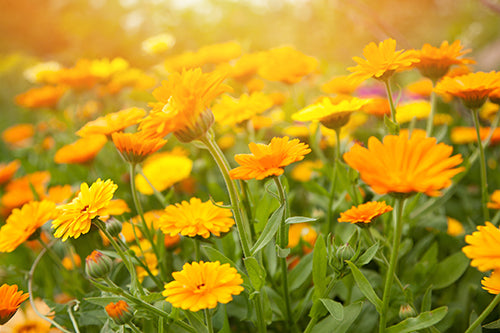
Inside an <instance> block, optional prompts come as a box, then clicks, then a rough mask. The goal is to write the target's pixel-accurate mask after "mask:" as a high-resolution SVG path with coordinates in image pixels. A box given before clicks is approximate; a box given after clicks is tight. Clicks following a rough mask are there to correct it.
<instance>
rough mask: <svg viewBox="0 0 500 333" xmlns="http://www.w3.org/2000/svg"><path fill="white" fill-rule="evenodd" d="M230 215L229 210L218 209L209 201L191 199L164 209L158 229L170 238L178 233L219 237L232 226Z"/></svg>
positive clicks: (232, 221) (191, 235)
mask: <svg viewBox="0 0 500 333" xmlns="http://www.w3.org/2000/svg"><path fill="white" fill-rule="evenodd" d="M219 204H221V203H219ZM232 215H233V214H232V213H231V210H229V209H225V208H221V207H218V206H216V205H214V204H213V203H212V202H211V201H206V202H201V200H200V199H198V198H191V199H190V200H189V203H188V202H187V201H183V202H182V203H180V204H178V203H177V204H175V205H170V206H168V207H167V208H165V213H164V214H163V215H162V216H161V217H160V221H159V227H160V229H161V231H163V233H165V234H168V235H170V236H175V235H177V234H179V233H180V234H181V235H183V236H189V237H195V236H197V235H199V236H202V237H203V238H208V237H210V233H212V234H214V235H215V236H220V234H221V232H228V231H229V229H230V228H231V227H232V226H233V225H234V220H233V219H232Z"/></svg>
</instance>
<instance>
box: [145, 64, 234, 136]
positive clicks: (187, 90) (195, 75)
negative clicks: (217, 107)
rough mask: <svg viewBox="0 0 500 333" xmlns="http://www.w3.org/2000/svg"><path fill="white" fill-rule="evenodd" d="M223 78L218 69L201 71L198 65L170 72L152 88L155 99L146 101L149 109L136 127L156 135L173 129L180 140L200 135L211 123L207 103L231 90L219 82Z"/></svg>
mask: <svg viewBox="0 0 500 333" xmlns="http://www.w3.org/2000/svg"><path fill="white" fill-rule="evenodd" d="M224 78H225V77H224V76H223V75H221V74H220V73H218V72H212V73H203V72H202V71H201V69H199V68H197V69H193V70H183V71H182V73H173V74H171V75H170V77H169V79H168V81H163V82H162V86H161V87H158V88H156V89H155V90H154V91H153V96H154V97H155V98H156V99H157V100H158V102H156V103H151V104H150V106H152V107H153V110H151V112H150V114H149V115H148V116H147V117H146V118H145V119H144V120H143V121H142V122H141V124H140V127H139V128H140V130H142V131H144V132H145V133H146V134H147V135H148V136H151V137H160V138H161V137H164V136H165V135H167V134H168V133H171V132H173V133H174V135H175V136H176V137H177V138H178V139H179V140H181V141H183V142H190V141H192V140H195V139H198V138H200V137H201V136H203V135H204V134H205V133H206V132H207V131H208V129H209V128H210V127H211V126H212V124H213V122H214V116H213V114H212V112H211V111H210V110H209V109H208V107H209V106H210V103H211V102H212V100H213V99H214V98H215V97H217V96H219V95H220V94H222V93H224V92H227V91H230V90H231V88H230V87H229V86H227V85H225V84H222V82H223V81H224Z"/></svg>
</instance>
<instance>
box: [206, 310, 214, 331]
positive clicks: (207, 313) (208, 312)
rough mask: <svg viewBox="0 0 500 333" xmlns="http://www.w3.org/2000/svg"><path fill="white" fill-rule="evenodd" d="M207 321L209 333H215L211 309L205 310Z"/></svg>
mask: <svg viewBox="0 0 500 333" xmlns="http://www.w3.org/2000/svg"><path fill="white" fill-rule="evenodd" d="M205 320H206V321H207V330H208V333H214V326H213V323H212V314H211V313H210V309H205Z"/></svg>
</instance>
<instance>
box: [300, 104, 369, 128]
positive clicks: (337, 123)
mask: <svg viewBox="0 0 500 333" xmlns="http://www.w3.org/2000/svg"><path fill="white" fill-rule="evenodd" d="M368 102H369V100H363V99H359V98H355V97H354V98H350V99H341V100H340V101H338V102H337V101H335V103H334V102H332V100H331V99H330V98H327V97H325V98H322V99H321V100H320V101H319V102H318V103H314V104H312V105H310V106H308V107H306V108H304V109H302V110H300V111H299V112H297V113H294V114H293V115H292V119H293V120H296V121H319V122H321V124H323V126H325V127H327V128H331V129H339V128H340V127H342V126H344V125H345V124H347V122H348V121H349V118H350V116H351V114H352V113H353V112H355V111H359V110H361V108H362V107H363V106H365V105H366V104H367V103H368Z"/></svg>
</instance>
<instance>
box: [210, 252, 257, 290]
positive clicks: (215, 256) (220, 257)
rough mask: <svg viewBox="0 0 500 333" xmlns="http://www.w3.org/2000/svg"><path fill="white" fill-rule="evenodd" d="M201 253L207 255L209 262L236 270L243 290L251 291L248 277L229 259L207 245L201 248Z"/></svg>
mask: <svg viewBox="0 0 500 333" xmlns="http://www.w3.org/2000/svg"><path fill="white" fill-rule="evenodd" d="M202 249H203V251H205V253H206V254H207V257H208V259H210V261H219V262H220V263H221V264H229V265H231V267H234V268H236V269H237V270H238V273H240V275H241V278H242V279H243V287H245V289H251V283H250V280H249V279H248V275H247V274H246V273H245V272H244V271H243V270H241V269H240V268H239V267H238V266H237V265H236V264H235V263H234V261H232V260H231V259H229V258H228V257H226V256H225V255H223V254H222V253H221V252H219V251H218V250H217V249H214V248H213V247H210V246H208V245H206V246H205V245H204V246H202Z"/></svg>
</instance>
